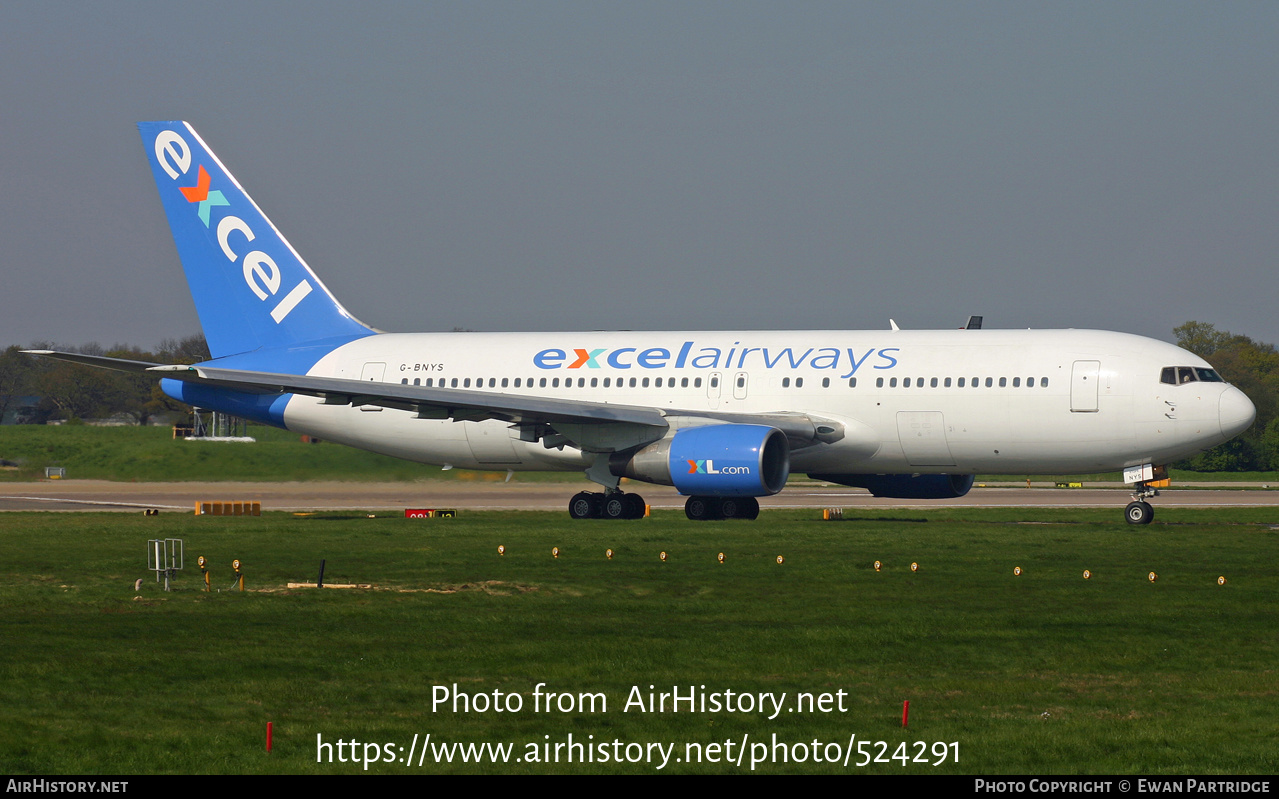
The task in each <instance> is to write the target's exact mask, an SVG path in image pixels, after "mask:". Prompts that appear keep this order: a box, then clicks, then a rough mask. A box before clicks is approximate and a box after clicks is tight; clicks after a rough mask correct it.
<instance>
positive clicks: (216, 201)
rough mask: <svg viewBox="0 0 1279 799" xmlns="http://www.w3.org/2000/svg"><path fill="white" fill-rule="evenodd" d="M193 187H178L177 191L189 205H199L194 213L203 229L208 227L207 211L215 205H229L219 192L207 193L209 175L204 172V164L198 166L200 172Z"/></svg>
mask: <svg viewBox="0 0 1279 799" xmlns="http://www.w3.org/2000/svg"><path fill="white" fill-rule="evenodd" d="M197 180H198V181H199V182H198V183H196V184H195V185H194V186H179V187H178V191H180V192H182V196H183V197H186V198H187V202H189V203H199V204H200V210H198V211H196V216H198V217H200V221H201V222H203V223H204V226H205V227H208V226H209V210H210V209H211V208H213V206H215V205H230V204H231V203H230V202H228V201H227V198H226V197H225V196H223V194H222V192H220V191H209V181H210V180H211V178H210V177H209V173H208V172H207V171H205V169H204V164H201V165H200V172H199V174H198V177H197Z"/></svg>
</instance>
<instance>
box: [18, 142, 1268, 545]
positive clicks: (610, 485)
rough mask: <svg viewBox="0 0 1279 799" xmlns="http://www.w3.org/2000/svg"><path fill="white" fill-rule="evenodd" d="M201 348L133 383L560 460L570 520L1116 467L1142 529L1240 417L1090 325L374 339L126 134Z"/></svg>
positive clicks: (1208, 371) (258, 223)
mask: <svg viewBox="0 0 1279 799" xmlns="http://www.w3.org/2000/svg"><path fill="white" fill-rule="evenodd" d="M138 127H139V130H140V132H141V135H142V140H143V144H144V148H145V150H146V153H147V158H148V161H149V163H150V166H151V170H152V173H153V174H154V177H155V181H156V185H157V187H158V189H159V192H160V198H161V201H162V203H163V205H164V209H165V212H166V214H167V216H168V220H169V225H170V227H171V229H172V233H173V238H174V242H175V244H176V245H177V250H178V254H179V256H180V259H181V261H182V266H183V269H184V271H185V273H186V277H187V281H188V284H189V286H190V289H191V293H192V295H193V297H194V300H195V305H196V310H197V312H198V314H199V317H200V323H201V326H202V328H203V330H204V334H205V338H206V339H207V341H208V345H209V349H210V352H211V354H212V358H211V360H209V361H206V362H203V363H198V364H194V365H168V364H152V363H145V362H138V361H126V360H120V359H113V358H106V357H100V356H90V355H81V354H76V353H64V352H55V351H49V350H39V351H34V352H35V353H36V354H40V355H45V356H48V357H54V358H60V359H64V360H68V361H74V362H78V363H84V364H89V365H94V366H101V367H107V368H113V369H124V370H128V371H135V372H145V373H148V374H151V375H154V376H155V377H158V378H160V379H161V380H160V384H161V386H162V388H163V390H164V392H165V393H166V394H168V395H169V396H170V397H173V398H174V399H177V400H180V401H182V402H185V403H187V404H190V405H193V406H197V407H200V408H205V409H210V410H216V411H221V412H225V413H229V414H233V415H235V416H239V417H243V418H246V419H250V420H254V421H257V422H262V423H265V424H269V425H274V426H277V427H282V428H286V429H288V430H292V431H298V432H301V433H305V434H308V435H311V436H315V437H318V438H321V439H324V440H327V441H335V442H340V443H343V444H348V445H351V446H353V447H359V448H362V449H367V450H372V451H375V452H381V453H385V454H387V455H393V456H395V457H399V458H405V459H408V460H413V461H419V462H424V463H432V464H437V465H443V466H445V467H446V468H450V467H458V468H465V469H481V470H509V471H510V472H515V471H525V470H541V471H581V472H584V473H585V476H586V477H587V478H589V479H590V480H591V481H592V482H594V483H596V484H598V485H599V486H600V488H601V489H602V490H598V491H582V492H579V493H577V494H576V495H575V496H573V497H572V498H571V500H570V502H569V514H570V515H571V516H572V517H573V518H574V519H589V518H600V519H626V518H637V517H640V516H642V515H644V508H645V505H644V501H643V499H642V498H640V496H639V495H638V494H635V493H628V492H626V491H623V490H622V489H621V483H620V481H621V479H622V478H623V477H626V478H630V479H632V480H636V481H640V482H646V483H653V484H660V485H668V486H674V487H675V488H676V489H677V490H678V491H679V493H680V494H682V495H684V496H686V497H687V498H688V499H687V500H686V502H685V513H686V515H687V516H688V518H690V519H694V520H711V519H739V518H745V519H753V518H756V517H757V516H758V514H759V501H758V498H759V497H766V496H772V495H774V494H777V493H779V492H781V491H782V490H783V489H784V488H785V486H786V482H787V479H788V477H789V475H790V474H791V473H792V472H803V473H807V474H808V475H809V476H810V477H812V478H814V479H817V480H822V481H827V482H831V483H837V484H841V485H847V486H856V487H862V488H866V489H868V490H869V491H870V492H871V493H872V494H874V495H876V496H885V497H896V498H935V499H946V498H955V497H962V496H963V495H965V494H966V493H967V492H968V490H969V489H970V488H971V487H972V485H973V479H974V475H975V474H978V473H998V474H1009V473H1015V474H1065V473H1077V472H1102V471H1115V470H1123V471H1124V479H1125V482H1126V483H1129V484H1131V485H1132V502H1130V503H1129V504H1128V505H1127V507H1126V508H1125V512H1124V515H1125V518H1126V519H1127V520H1128V522H1130V523H1132V524H1148V523H1149V522H1150V521H1151V520H1152V519H1153V517H1154V510H1153V508H1152V506H1151V505H1150V503H1149V502H1147V501H1146V500H1147V499H1149V498H1150V497H1152V496H1155V495H1157V494H1158V490H1157V486H1158V485H1159V483H1158V481H1159V479H1160V478H1161V477H1163V475H1164V474H1165V472H1164V468H1163V467H1164V466H1165V465H1166V464H1168V463H1170V462H1172V461H1176V460H1178V459H1181V458H1185V457H1188V456H1190V455H1193V454H1195V453H1198V452H1200V451H1203V450H1205V449H1208V448H1210V447H1213V446H1215V445H1217V444H1220V443H1222V442H1223V441H1227V440H1229V439H1230V438H1232V437H1234V436H1235V435H1237V434H1239V433H1240V432H1242V431H1243V430H1245V429H1247V428H1248V427H1249V425H1251V424H1252V422H1253V419H1254V418H1255V416H1256V409H1255V408H1254V406H1253V404H1252V402H1251V401H1249V399H1248V397H1246V396H1245V395H1244V394H1243V392H1241V391H1240V390H1239V389H1237V388H1235V387H1234V386H1232V385H1230V384H1228V383H1226V382H1224V381H1223V380H1222V379H1221V377H1220V376H1219V375H1218V373H1217V372H1216V371H1215V370H1214V369H1213V368H1212V366H1211V365H1210V364H1209V363H1207V362H1206V361H1204V360H1203V359H1202V358H1200V357H1198V356H1196V355H1194V354H1192V353H1190V352H1187V351H1186V350H1183V349H1180V348H1178V347H1176V346H1174V345H1172V344H1169V343H1166V342H1162V341H1157V340H1154V339H1150V338H1145V337H1141V336H1136V335H1130V334H1126V333H1117V332H1107V331H1099V330H992V329H981V320H980V317H972V318H971V319H970V323H969V325H968V326H967V327H966V328H964V329H959V330H902V329H899V328H898V326H897V324H896V323H895V322H893V323H892V325H891V329H890V330H884V331H839V330H777V331H692V332H687V331H677V332H633V331H617V332H562V333H473V332H453V333H416V334H402V333H387V332H383V331H380V330H377V329H375V328H373V327H371V326H369V325H366V324H364V323H363V322H361V321H359V320H358V319H356V318H355V317H354V316H352V315H351V314H350V313H349V312H348V311H347V310H346V309H345V308H344V307H343V306H342V304H341V303H340V302H338V300H337V299H336V298H335V297H334V296H333V294H332V293H331V292H330V291H329V290H328V289H327V288H326V287H325V285H324V284H323V283H322V282H321V281H320V279H319V277H317V276H316V274H315V273H314V272H313V271H312V270H311V268H310V267H309V266H307V264H306V262H305V261H304V260H303V259H302V257H301V256H300V255H299V254H298V252H297V251H296V250H294V248H293V246H292V245H290V244H289V242H288V241H287V240H286V239H285V238H284V236H283V235H282V234H281V233H280V231H279V230H277V229H276V227H275V226H274V225H273V224H272V223H271V222H270V220H269V219H268V218H267V217H266V215H265V214H264V213H263V212H262V210H261V209H260V208H258V206H257V204H256V203H254V202H253V200H252V199H251V198H250V197H249V195H248V194H247V193H246V192H245V191H244V189H243V188H242V187H241V186H240V184H239V183H238V182H237V181H236V179H235V178H234V177H232V175H231V173H230V172H229V171H228V170H227V169H226V168H225V167H224V166H223V165H222V162H221V161H219V160H218V158H217V156H215V155H214V154H213V152H212V150H210V149H209V147H208V146H207V145H206V144H205V143H204V140H203V139H201V138H200V136H199V135H198V134H197V133H196V131H195V129H194V128H193V127H192V126H191V125H190V124H188V123H186V122H176V121H175V122H143V123H139V125H138Z"/></svg>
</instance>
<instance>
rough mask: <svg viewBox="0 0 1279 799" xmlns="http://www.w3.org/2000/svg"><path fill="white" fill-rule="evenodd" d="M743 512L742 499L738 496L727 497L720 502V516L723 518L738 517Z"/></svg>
mask: <svg viewBox="0 0 1279 799" xmlns="http://www.w3.org/2000/svg"><path fill="white" fill-rule="evenodd" d="M741 515H743V514H742V501H741V500H740V499H738V498H737V497H725V498H724V499H721V500H720V502H719V517H720V518H721V519H736V518H738V517H739V516H741Z"/></svg>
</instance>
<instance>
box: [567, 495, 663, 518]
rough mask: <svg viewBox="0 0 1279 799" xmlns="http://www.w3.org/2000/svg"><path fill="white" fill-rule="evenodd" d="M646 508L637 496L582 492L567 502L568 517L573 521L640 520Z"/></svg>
mask: <svg viewBox="0 0 1279 799" xmlns="http://www.w3.org/2000/svg"><path fill="white" fill-rule="evenodd" d="M646 507H647V506H646V505H645V504H644V498H643V497H641V496H640V495H639V494H627V493H625V492H622V491H609V492H608V493H605V494H600V493H596V492H592V491H582V492H581V493H578V494H575V495H574V496H573V498H572V499H571V500H569V502H568V515H569V516H572V517H573V518H574V519H640V518H643V516H644V509H645V508H646Z"/></svg>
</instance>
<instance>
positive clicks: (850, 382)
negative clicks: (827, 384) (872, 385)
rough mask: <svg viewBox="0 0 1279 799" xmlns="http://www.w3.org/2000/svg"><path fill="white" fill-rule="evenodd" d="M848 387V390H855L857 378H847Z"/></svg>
mask: <svg viewBox="0 0 1279 799" xmlns="http://www.w3.org/2000/svg"><path fill="white" fill-rule="evenodd" d="M848 387H849V388H857V378H855V377H850V378H848Z"/></svg>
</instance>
